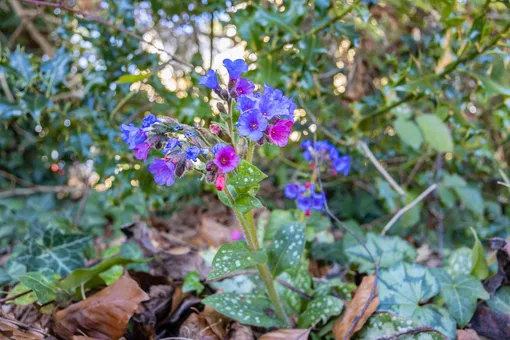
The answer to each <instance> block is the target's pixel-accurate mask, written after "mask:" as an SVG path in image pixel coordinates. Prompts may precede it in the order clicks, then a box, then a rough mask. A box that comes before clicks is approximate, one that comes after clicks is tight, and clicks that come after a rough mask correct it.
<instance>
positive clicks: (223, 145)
mask: <svg viewBox="0 0 510 340" xmlns="http://www.w3.org/2000/svg"><path fill="white" fill-rule="evenodd" d="M225 146H226V145H225V144H223V143H218V144H216V145H214V146H213V148H212V153H213V155H216V154H218V152H219V151H220V150H221V149H223V148H224V147H225Z"/></svg>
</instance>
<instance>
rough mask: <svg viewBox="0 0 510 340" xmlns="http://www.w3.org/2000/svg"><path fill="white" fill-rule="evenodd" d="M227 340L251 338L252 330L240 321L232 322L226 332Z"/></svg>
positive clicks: (248, 339) (247, 339) (252, 337)
mask: <svg viewBox="0 0 510 340" xmlns="http://www.w3.org/2000/svg"><path fill="white" fill-rule="evenodd" d="M225 339H227V340H253V339H255V337H254V336H253V331H252V330H251V328H250V327H248V326H244V325H241V324H240V323H237V322H235V323H233V324H232V327H231V328H230V331H229V332H228V335H227V337H226V338H225Z"/></svg>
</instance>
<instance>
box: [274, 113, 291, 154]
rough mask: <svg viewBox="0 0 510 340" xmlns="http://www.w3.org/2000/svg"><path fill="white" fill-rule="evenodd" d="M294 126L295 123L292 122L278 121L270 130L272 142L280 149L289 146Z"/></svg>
mask: <svg viewBox="0 0 510 340" xmlns="http://www.w3.org/2000/svg"><path fill="white" fill-rule="evenodd" d="M293 125H294V122H293V121H292V120H280V119H279V120H277V121H276V123H275V124H274V125H272V126H270V127H269V130H268V135H269V139H270V140H271V142H272V143H273V144H274V145H277V146H279V147H283V146H285V145H287V142H288V141H289V136H290V133H291V132H292V126H293Z"/></svg>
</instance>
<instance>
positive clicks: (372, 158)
mask: <svg viewBox="0 0 510 340" xmlns="http://www.w3.org/2000/svg"><path fill="white" fill-rule="evenodd" d="M358 145H359V146H361V148H362V149H363V151H364V152H365V155H366V156H367V157H368V159H369V160H370V161H371V162H372V164H373V165H374V166H375V167H376V169H377V170H378V171H379V172H380V173H381V175H383V177H384V178H385V179H386V180H387V181H388V183H389V184H390V185H391V186H392V187H393V189H395V191H396V192H398V194H399V195H400V196H405V195H406V192H405V191H404V189H402V188H401V187H400V185H398V184H397V182H396V181H395V180H394V179H393V177H391V175H390V174H389V173H388V171H386V169H384V168H383V167H382V165H381V163H379V161H378V160H377V158H375V156H374V154H373V153H372V151H370V149H369V147H368V145H367V144H366V143H365V142H363V141H358Z"/></svg>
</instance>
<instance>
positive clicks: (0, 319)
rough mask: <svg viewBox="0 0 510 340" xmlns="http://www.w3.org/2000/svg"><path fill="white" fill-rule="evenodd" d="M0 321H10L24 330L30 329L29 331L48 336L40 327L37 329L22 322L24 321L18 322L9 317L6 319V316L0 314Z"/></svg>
mask: <svg viewBox="0 0 510 340" xmlns="http://www.w3.org/2000/svg"><path fill="white" fill-rule="evenodd" d="M0 321H2V322H8V323H12V324H13V325H16V326H18V327H20V328H22V329H25V330H28V331H31V332H36V333H39V334H41V335H44V336H45V337H48V336H50V335H49V334H48V333H46V332H43V331H41V330H40V329H37V328H34V327H31V326H29V325H27V324H24V323H22V322H19V321H17V320H11V319H7V318H4V317H1V316H0Z"/></svg>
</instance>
